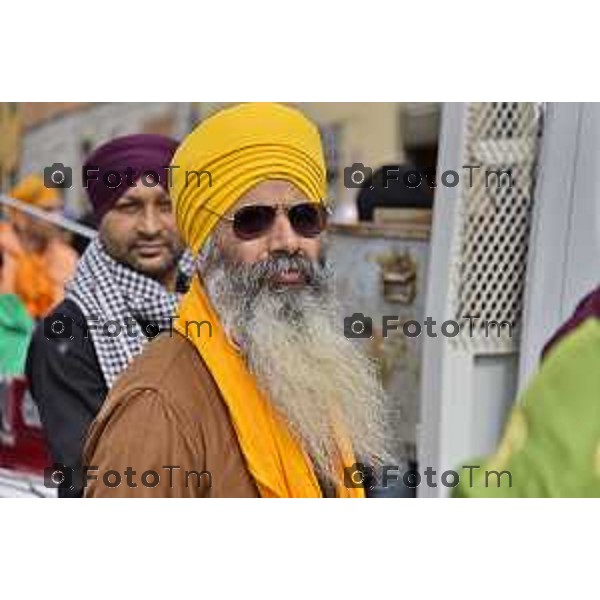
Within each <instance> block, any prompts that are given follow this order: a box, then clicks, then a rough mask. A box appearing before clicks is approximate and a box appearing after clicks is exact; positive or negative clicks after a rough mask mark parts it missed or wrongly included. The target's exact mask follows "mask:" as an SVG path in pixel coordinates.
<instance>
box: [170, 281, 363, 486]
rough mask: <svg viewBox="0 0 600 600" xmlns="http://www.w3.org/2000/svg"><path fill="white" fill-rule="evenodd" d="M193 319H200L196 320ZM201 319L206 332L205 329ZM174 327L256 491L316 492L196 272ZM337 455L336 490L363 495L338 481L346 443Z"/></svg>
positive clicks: (349, 458)
mask: <svg viewBox="0 0 600 600" xmlns="http://www.w3.org/2000/svg"><path fill="white" fill-rule="evenodd" d="M197 323H204V324H203V325H201V326H198V325H197ZM207 323H209V324H210V327H211V328H212V335H209V334H208V331H209V326H208V324H207ZM175 329H176V330H177V331H178V332H179V333H180V334H182V335H183V336H185V337H187V338H188V339H189V340H190V341H191V342H192V343H193V344H194V346H195V348H196V350H197V351H198V353H199V354H200V356H201V357H202V359H203V360H204V362H205V363H206V365H207V367H208V369H209V370H210V372H211V373H212V376H213V377H214V379H215V382H216V383H217V386H218V387H219V390H220V391H221V395H222V397H223V400H224V402H225V404H226V405H227V408H228V410H229V414H230V416H231V420H232V423H233V426H234V429H235V432H236V435H237V438H238V441H239V444H240V447H241V449H242V453H243V454H244V457H245V459H246V464H247V465H248V468H249V470H250V473H251V474H252V476H253V478H254V480H255V482H256V484H257V487H258V490H259V492H260V495H261V496H262V497H263V498H319V497H321V496H322V493H321V488H320V486H319V482H318V481H317V477H316V476H315V473H314V470H313V467H312V465H311V462H310V459H309V458H308V457H307V455H306V453H305V452H304V451H303V450H302V448H301V447H300V445H299V444H298V442H297V441H296V440H295V438H294V437H293V436H292V433H291V432H290V430H289V428H288V427H287V426H286V424H285V423H284V422H283V420H282V419H281V418H280V417H279V416H278V414H277V413H276V412H275V411H274V410H273V408H272V406H271V404H270V402H268V401H267V400H266V399H265V397H264V396H263V394H262V393H261V392H260V390H259V389H258V387H257V385H256V381H255V379H254V377H253V376H252V375H251V373H250V372H249V371H248V369H247V367H246V365H245V363H244V360H243V358H242V357H241V355H240V354H239V352H238V351H237V350H236V349H235V348H234V346H233V345H232V344H231V343H230V341H229V340H228V339H227V336H226V334H225V331H224V329H223V327H222V325H221V324H220V322H219V319H218V317H217V315H216V313H215V311H214V310H213V308H212V306H211V303H210V300H209V299H208V297H207V295H206V293H205V291H204V289H203V288H202V285H201V284H200V281H199V279H198V277H197V276H196V277H194V279H193V281H192V285H191V287H190V290H189V292H188V293H187V294H186V296H185V297H184V298H183V300H182V302H181V304H180V306H179V309H178V318H177V319H176V321H175ZM340 455H341V456H342V460H341V463H342V464H340V471H339V472H340V477H339V481H340V483H338V485H337V496H338V497H340V498H351V497H355V498H364V490H363V489H362V488H346V487H345V486H344V485H343V466H344V465H345V466H350V465H352V464H354V462H355V460H354V456H353V454H352V451H351V450H350V448H349V447H348V445H347V444H343V443H340Z"/></svg>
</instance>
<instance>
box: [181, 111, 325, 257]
mask: <svg viewBox="0 0 600 600" xmlns="http://www.w3.org/2000/svg"><path fill="white" fill-rule="evenodd" d="M171 165H172V166H173V167H178V168H174V169H173V170H172V173H173V175H172V187H171V197H172V199H173V203H174V210H175V215H176V217H177V224H178V226H179V231H180V232H181V235H182V237H183V240H184V242H185V243H186V245H187V246H188V247H189V248H190V249H191V250H192V251H193V252H194V253H196V252H198V251H199V250H200V249H201V248H202V245H203V244H204V242H205V241H206V239H207V238H208V236H209V235H210V233H211V232H212V230H213V229H214V227H215V226H216V224H217V223H218V221H219V217H218V215H224V214H225V213H226V212H227V211H228V210H229V209H230V208H231V207H232V206H233V205H234V204H235V203H236V202H237V201H238V200H239V199H240V198H241V197H242V196H243V195H244V194H245V193H246V192H248V191H249V190H250V189H252V188H253V187H255V186H256V185H258V184H259V183H261V182H263V181H266V180H269V179H283V180H286V181H289V182H291V183H293V184H294V185H295V186H296V187H298V189H299V190H300V191H301V192H302V193H303V194H305V195H306V197H307V199H308V200H311V201H313V202H319V201H324V200H325V196H326V176H325V173H326V171H325V160H324V157H323V148H322V144H321V137H320V135H319V131H318V129H317V127H316V126H315V125H314V124H313V123H311V122H310V121H309V120H308V119H307V118H306V117H305V116H304V115H303V114H302V113H301V112H299V111H298V110H296V109H293V108H290V107H288V106H284V105H282V104H274V103H268V102H265V103H262V102H260V103H248V104H240V105H237V106H234V107H232V108H228V109H225V110H222V111H221V112H219V113H217V114H215V115H213V116H212V117H210V118H208V119H207V120H206V121H204V122H202V123H201V124H200V125H198V127H196V129H194V131H192V133H190V134H189V135H188V136H187V137H186V138H185V139H184V140H183V142H182V143H181V145H180V146H179V148H178V149H177V152H176V153H175V156H174V157H173V162H172V163H171ZM193 171H195V172H202V171H205V172H208V173H210V177H209V176H208V174H204V175H201V176H200V177H198V176H196V175H194V174H193V173H192V172H193ZM186 180H187V184H186ZM215 213H216V214H215Z"/></svg>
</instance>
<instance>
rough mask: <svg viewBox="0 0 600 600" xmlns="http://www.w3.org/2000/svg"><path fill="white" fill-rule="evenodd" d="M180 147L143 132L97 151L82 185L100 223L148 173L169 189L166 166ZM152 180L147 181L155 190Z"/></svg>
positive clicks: (88, 165)
mask: <svg viewBox="0 0 600 600" xmlns="http://www.w3.org/2000/svg"><path fill="white" fill-rule="evenodd" d="M177 146H178V143H177V142H176V141H175V140H173V139H171V138H168V137H165V136H162V135H155V134H146V133H140V134H135V135H127V136H123V137H119V138H115V139H113V140H111V141H110V142H107V143H106V144H103V145H102V146H100V147H99V148H97V149H96V150H94V152H93V153H92V154H91V155H90V156H89V157H88V159H87V160H86V162H85V165H84V166H83V172H82V183H83V187H84V188H86V189H87V193H88V196H89V198H90V201H91V203H92V207H93V209H94V216H95V218H96V222H97V223H100V221H101V220H102V218H103V217H104V215H105V214H106V213H107V212H108V211H109V210H110V209H111V208H112V207H113V205H114V204H115V202H116V201H117V200H118V199H119V198H120V197H121V196H122V195H123V194H125V192H126V191H127V190H128V189H129V188H130V187H131V185H130V183H132V182H133V183H135V182H137V181H138V180H139V179H140V177H142V176H143V175H145V174H147V173H152V174H153V175H154V176H155V177H157V178H158V182H159V183H160V184H161V185H162V186H163V187H164V188H165V189H166V190H168V189H169V185H168V184H169V171H167V170H166V169H165V167H168V166H169V165H170V163H171V159H172V158H173V154H174V153H175V150H176V149H177ZM111 172H112V173H111ZM117 174H118V175H117ZM151 177H152V176H151V175H150V177H149V178H147V179H146V178H145V180H144V181H148V185H149V186H150V187H153V186H152V185H151V184H152V179H151ZM86 181H87V186H86Z"/></svg>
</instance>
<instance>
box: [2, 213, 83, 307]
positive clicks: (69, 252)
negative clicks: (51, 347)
mask: <svg viewBox="0 0 600 600" xmlns="http://www.w3.org/2000/svg"><path fill="white" fill-rule="evenodd" d="M0 252H1V253H2V257H3V264H2V268H1V270H0V292H1V293H4V294H16V295H17V296H19V297H20V298H21V300H23V303H24V304H25V306H26V308H27V311H28V312H29V314H30V315H31V316H32V317H34V318H36V319H37V318H40V317H43V316H45V315H46V314H48V312H50V310H51V309H52V308H53V307H54V306H56V304H58V303H59V302H60V301H61V300H62V299H63V296H64V286H65V283H66V282H67V281H68V280H69V279H70V278H71V277H72V275H73V273H74V272H75V267H76V264H77V253H76V252H75V250H73V249H72V248H71V247H70V246H68V245H67V244H65V243H64V242H62V241H61V240H58V239H54V240H51V241H50V243H49V244H48V247H47V248H46V250H45V251H44V252H43V253H39V254H37V253H33V252H26V251H25V249H24V248H23V246H22V244H21V242H20V240H19V238H18V236H17V234H16V233H15V231H14V228H13V227H12V226H11V225H10V224H9V223H0Z"/></svg>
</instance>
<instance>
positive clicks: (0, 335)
mask: <svg viewBox="0 0 600 600" xmlns="http://www.w3.org/2000/svg"><path fill="white" fill-rule="evenodd" d="M33 325H34V323H33V319H32V318H31V317H30V316H29V314H28V312H27V310H26V308H25V305H24V304H23V302H22V301H21V299H20V298H19V297H18V296H16V295H14V294H0V377H7V376H8V377H14V376H17V375H23V373H24V371H25V357H26V355H27V347H28V346H29V340H30V337H31V333H32V330H33Z"/></svg>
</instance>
